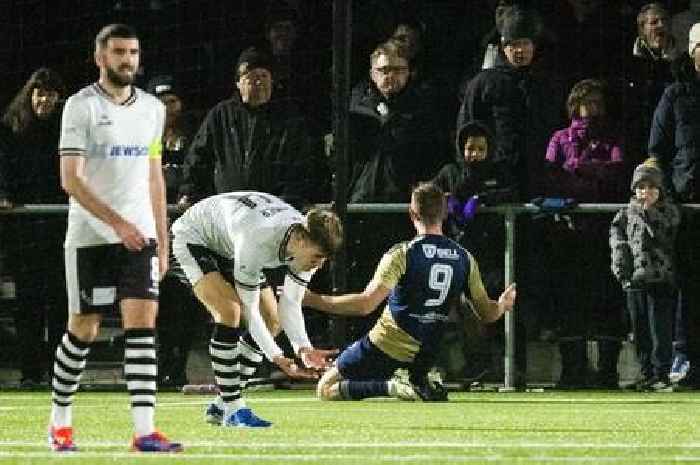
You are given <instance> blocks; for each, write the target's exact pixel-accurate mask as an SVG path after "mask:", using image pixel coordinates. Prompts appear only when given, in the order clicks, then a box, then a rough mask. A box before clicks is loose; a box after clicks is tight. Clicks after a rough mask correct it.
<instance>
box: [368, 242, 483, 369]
mask: <svg viewBox="0 0 700 465" xmlns="http://www.w3.org/2000/svg"><path fill="white" fill-rule="evenodd" d="M374 280H375V281H376V282H378V283H380V284H382V285H383V286H385V287H387V288H390V289H391V293H390V294H389V299H388V302H387V307H386V309H385V311H384V314H383V315H382V316H381V317H380V319H379V320H378V321H377V324H376V325H375V326H374V328H372V330H371V331H370V334H369V337H370V340H371V341H372V342H373V343H374V344H375V345H376V346H377V347H379V348H380V349H381V350H382V351H384V352H385V353H387V354H388V355H390V356H392V357H393V358H395V359H397V360H400V361H412V360H413V359H414V357H415V355H416V354H417V353H418V351H419V350H420V348H421V347H422V346H423V345H425V344H432V343H435V342H437V339H439V337H440V336H441V334H442V330H443V328H444V326H445V322H446V321H447V318H448V313H449V311H450V308H451V307H452V306H453V305H454V304H455V303H456V302H458V300H459V298H460V295H461V294H462V293H466V295H467V298H471V297H472V296H477V298H478V300H479V305H483V303H482V302H485V301H486V299H488V296H487V295H486V291H485V290H484V288H483V283H482V282H481V276H480V274H479V270H478V266H477V265H476V262H475V261H474V258H473V257H472V256H471V255H470V254H469V252H467V251H466V250H465V249H463V248H462V247H461V246H460V245H459V244H457V243H456V242H454V241H453V240H451V239H449V238H447V237H445V236H442V235H423V236H417V237H416V238H415V239H413V240H412V241H410V242H402V243H399V244H397V245H395V246H394V247H392V248H391V249H390V250H389V251H388V252H387V253H386V254H385V255H384V257H382V261H381V262H380V264H379V266H378V267H377V271H376V272H375V275H374Z"/></svg>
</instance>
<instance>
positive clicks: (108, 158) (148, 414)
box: [49, 24, 182, 452]
mask: <svg viewBox="0 0 700 465" xmlns="http://www.w3.org/2000/svg"><path fill="white" fill-rule="evenodd" d="M139 55H140V49H139V39H138V37H137V36H136V33H135V32H134V31H133V30H132V29H131V28H130V27H129V26H125V25H122V24H111V25H109V26H105V27H104V28H103V29H102V30H101V31H100V32H99V34H97V37H96V38H95V62H96V64H97V67H98V68H99V70H100V78H99V81H98V82H96V83H94V84H92V85H90V86H87V87H85V88H83V89H82V90H80V91H79V92H78V93H77V94H75V95H73V96H71V97H70V98H69V99H68V101H67V102H66V105H65V109H64V112H63V122H62V127H61V139H60V144H59V152H60V155H61V184H62V186H63V188H64V190H65V191H66V192H67V193H68V195H69V196H70V208H69V212H68V230H67V232H66V241H65V260H66V286H67V291H68V312H69V320H68V329H67V332H66V334H65V335H64V336H63V339H62V341H61V344H59V346H58V348H57V349H56V356H55V360H54V376H53V382H52V385H53V408H52V411H51V420H50V425H49V443H50V446H51V447H52V448H53V450H56V451H72V450H76V445H75V442H74V441H73V427H72V424H73V421H72V403H73V396H74V394H75V392H76V390H77V389H78V384H79V382H80V376H81V375H82V373H83V370H84V368H85V363H86V359H87V356H88V352H89V350H90V344H91V343H92V341H94V339H95V337H96V336H97V334H98V332H99V328H100V322H101V319H102V315H103V314H104V313H105V312H107V311H109V310H110V309H112V308H113V306H114V305H115V304H116V303H119V308H120V310H121V317H122V325H123V327H124V335H125V354H124V373H125V376H126V381H127V389H128V391H129V394H130V395H131V413H132V418H133V423H134V439H133V442H132V449H133V450H138V451H142V452H179V451H181V450H182V446H181V445H180V444H178V443H174V442H170V441H168V439H167V438H166V437H165V436H164V435H163V434H161V433H160V432H158V431H157V430H156V429H155V427H154V410H155V401H156V349H155V329H154V328H155V319H156V313H157V310H158V283H159V281H160V278H161V276H163V274H164V273H165V271H166V269H167V263H168V235H167V224H166V210H165V189H164V182H163V175H162V171H161V161H160V150H161V144H160V137H161V134H162V133H163V125H164V119H165V109H164V106H163V104H162V103H160V101H159V100H158V99H156V98H155V97H153V96H151V95H149V94H147V93H145V92H143V91H141V90H140V89H137V88H135V87H134V86H133V85H132V83H133V81H134V75H135V73H136V70H137V69H138V66H139Z"/></svg>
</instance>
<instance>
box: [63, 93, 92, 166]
mask: <svg viewBox="0 0 700 465" xmlns="http://www.w3.org/2000/svg"><path fill="white" fill-rule="evenodd" d="M89 122H90V111H89V108H88V106H87V102H86V101H85V100H84V99H81V98H77V97H76V96H72V97H70V98H69V99H68V100H67V101H66V105H65V106H64V108H63V118H62V119H61V139H60V142H59V144H58V151H59V153H60V154H62V155H63V154H68V153H79V154H87V149H88V137H89V131H90V125H89Z"/></svg>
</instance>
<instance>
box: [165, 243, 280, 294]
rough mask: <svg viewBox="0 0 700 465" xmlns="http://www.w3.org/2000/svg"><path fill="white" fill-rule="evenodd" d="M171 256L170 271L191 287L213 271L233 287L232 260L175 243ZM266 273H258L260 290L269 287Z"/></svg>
mask: <svg viewBox="0 0 700 465" xmlns="http://www.w3.org/2000/svg"><path fill="white" fill-rule="evenodd" d="M173 255H174V257H175V266H174V267H173V268H172V269H171V272H172V273H173V274H174V275H176V276H177V277H178V278H179V279H180V280H181V281H183V282H185V283H188V284H190V285H191V286H194V285H195V284H197V281H199V280H200V279H202V277H203V276H204V275H206V274H208V273H213V272H215V271H218V272H219V273H221V275H222V276H223V277H224V279H225V280H226V281H228V282H229V283H231V284H232V285H235V282H236V281H235V279H234V276H233V265H234V261H233V259H230V258H226V257H224V256H221V255H219V254H217V253H216V252H213V251H212V250H210V249H208V248H207V247H205V246H203V245H198V244H184V247H182V246H181V245H180V244H177V245H175V242H173ZM267 272H268V271H267V270H264V271H263V273H260V279H259V282H258V285H259V286H260V288H265V287H268V286H269V283H268V279H267V278H266V274H267ZM282 276H284V275H282ZM282 279H284V277H283V278H282Z"/></svg>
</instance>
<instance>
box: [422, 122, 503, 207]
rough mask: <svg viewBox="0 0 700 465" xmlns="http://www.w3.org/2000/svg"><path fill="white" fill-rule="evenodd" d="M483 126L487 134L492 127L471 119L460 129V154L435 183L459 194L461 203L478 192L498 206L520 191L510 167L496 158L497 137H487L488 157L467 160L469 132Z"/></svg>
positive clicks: (435, 179)
mask: <svg viewBox="0 0 700 465" xmlns="http://www.w3.org/2000/svg"><path fill="white" fill-rule="evenodd" d="M477 125H478V126H480V127H481V128H483V129H484V130H485V132H486V133H487V134H489V133H488V130H487V129H486V128H485V127H484V126H483V125H482V124H481V123H478V122H468V123H465V124H463V125H462V127H460V128H459V130H458V131H457V137H456V140H455V146H456V149H457V150H456V157H455V161H454V162H453V163H450V164H448V165H445V166H444V167H443V168H442V169H441V170H440V172H439V173H438V174H437V176H435V178H434V179H433V182H434V183H435V184H437V185H438V186H440V188H441V189H442V190H443V191H445V192H450V193H452V194H453V195H455V196H456V197H457V198H458V199H459V200H460V201H461V202H465V201H467V199H469V197H471V196H473V195H478V196H479V200H480V203H482V204H485V205H495V204H498V203H503V202H509V201H513V200H515V197H516V193H515V191H514V185H513V182H512V179H510V178H509V177H508V170H507V169H505V167H504V166H503V164H502V163H496V162H494V161H493V158H492V157H493V153H492V151H491V147H492V146H493V138H492V137H491V136H490V134H489V135H488V136H487V137H486V139H487V143H488V147H489V153H488V154H487V155H486V159H485V160H483V161H480V162H476V163H470V164H468V163H466V161H465V160H464V141H465V138H466V136H465V134H466V133H467V131H469V130H470V129H471V128H473V127H474V126H477Z"/></svg>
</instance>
